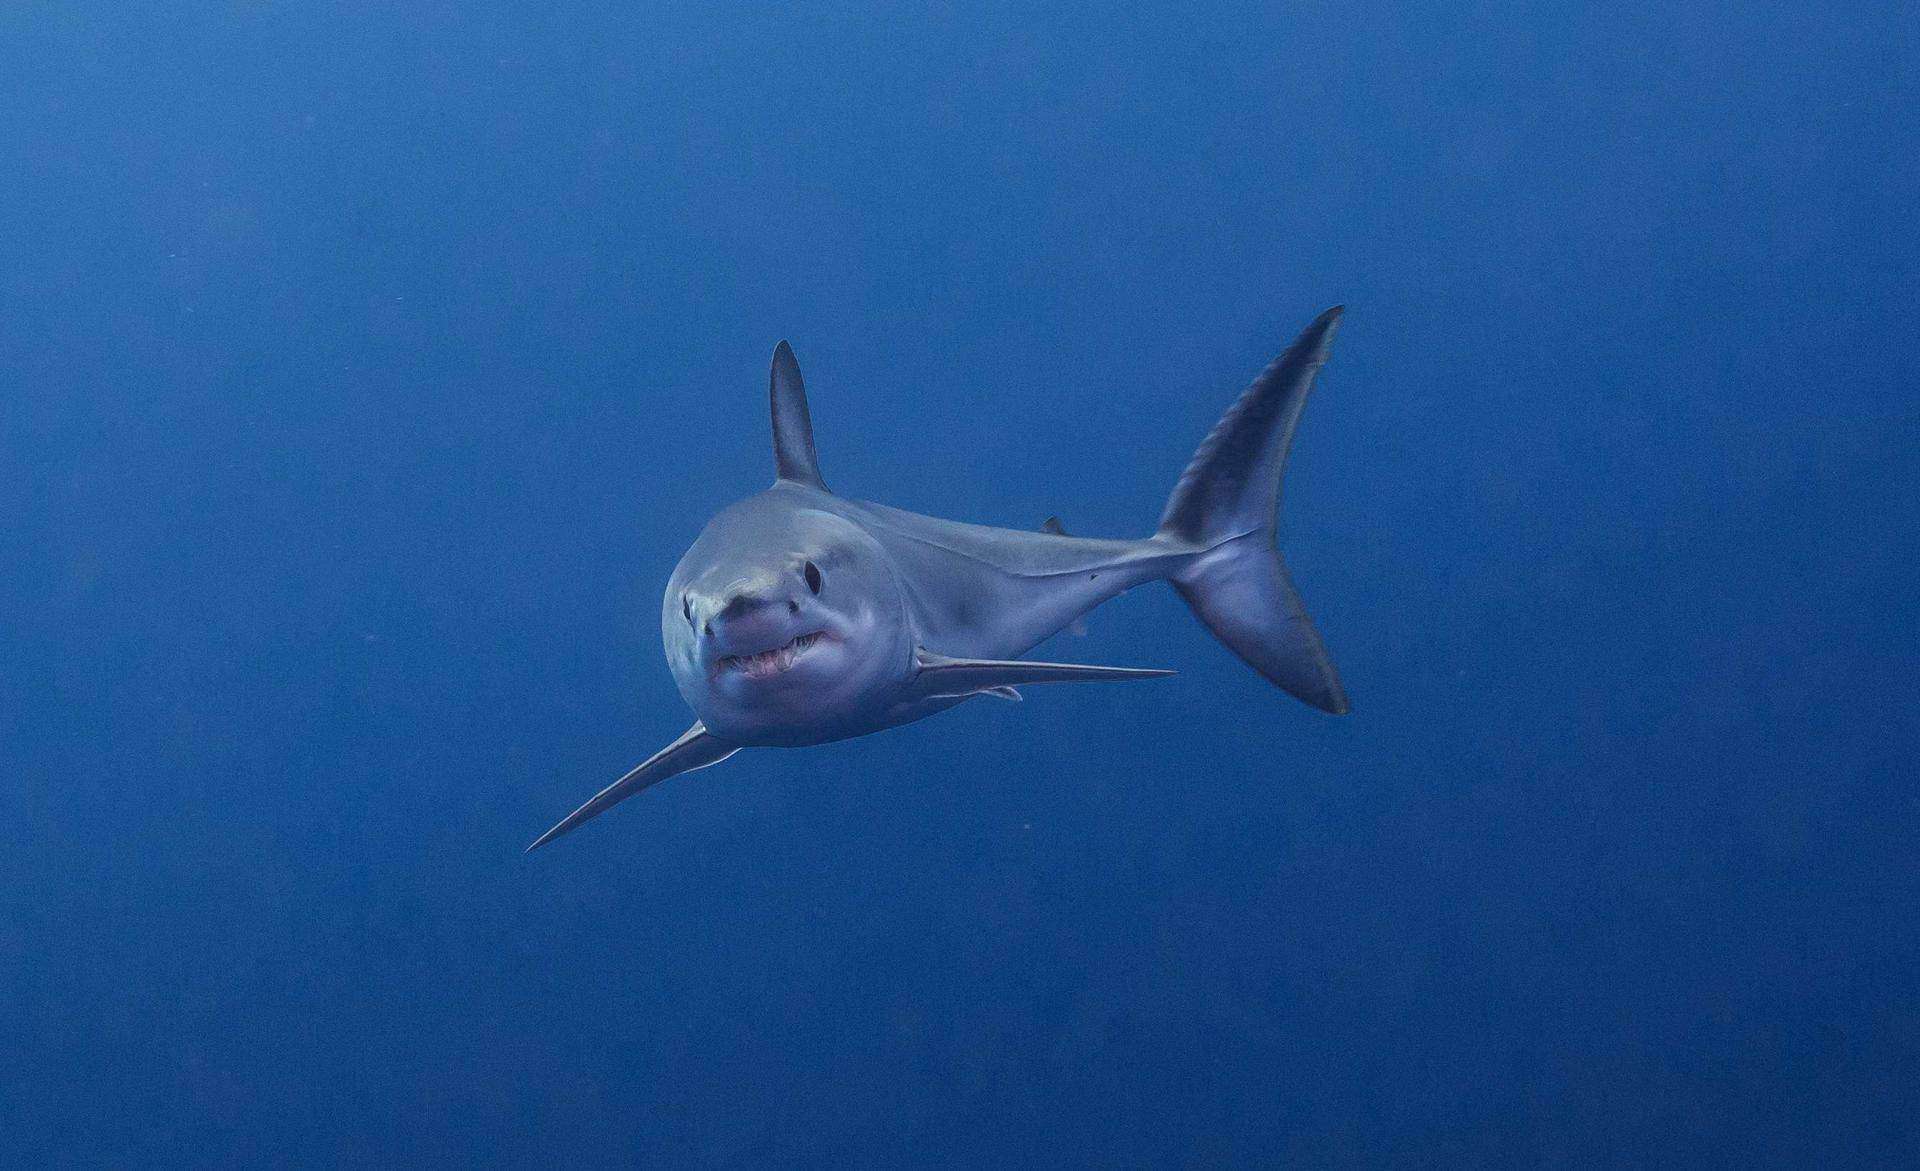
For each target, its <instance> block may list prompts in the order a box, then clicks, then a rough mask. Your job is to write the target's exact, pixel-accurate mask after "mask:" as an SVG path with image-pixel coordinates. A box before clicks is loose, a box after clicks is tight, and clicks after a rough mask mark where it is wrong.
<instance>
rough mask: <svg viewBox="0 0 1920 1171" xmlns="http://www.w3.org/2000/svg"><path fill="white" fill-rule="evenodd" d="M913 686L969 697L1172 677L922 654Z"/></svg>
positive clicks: (1136, 671) (925, 692)
mask: <svg viewBox="0 0 1920 1171" xmlns="http://www.w3.org/2000/svg"><path fill="white" fill-rule="evenodd" d="M916 663H917V665H918V666H919V669H920V670H919V674H918V675H916V676H915V677H914V683H915V685H916V687H917V688H918V690H919V691H920V693H921V694H923V695H927V696H936V695H970V694H972V693H974V692H979V691H996V690H997V689H999V688H1012V687H1018V686H1021V685H1023V684H1027V683H1112V682H1119V681H1122V680H1127V679H1158V678H1160V677H1161V676H1163V675H1171V674H1173V672H1172V671H1161V670H1155V669H1150V668H1142V667H1090V666H1086V665H1085V664H1081V663H1030V662H1027V661H1026V660H1024V659H950V658H948V657H947V656H945V655H940V654H935V653H934V652H932V651H929V650H922V651H920V652H918V654H917V656H916Z"/></svg>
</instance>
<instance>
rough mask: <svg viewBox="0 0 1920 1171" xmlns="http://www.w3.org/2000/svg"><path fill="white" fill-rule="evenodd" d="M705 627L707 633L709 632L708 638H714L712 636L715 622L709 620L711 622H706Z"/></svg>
mask: <svg viewBox="0 0 1920 1171" xmlns="http://www.w3.org/2000/svg"><path fill="white" fill-rule="evenodd" d="M704 629H705V630H706V633H707V637H708V638H712V637H713V623H712V622H711V621H709V622H708V623H707V624H706V626H705V628H704Z"/></svg>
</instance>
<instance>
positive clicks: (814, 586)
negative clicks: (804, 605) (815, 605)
mask: <svg viewBox="0 0 1920 1171" xmlns="http://www.w3.org/2000/svg"><path fill="white" fill-rule="evenodd" d="M801 572H803V573H805V574H806V575H807V588H808V589H810V590H812V591H813V592H814V593H816V594H817V593H819V592H820V567H819V566H818V565H815V564H814V563H813V562H811V561H809V562H807V567H806V569H804V570H802V571H801Z"/></svg>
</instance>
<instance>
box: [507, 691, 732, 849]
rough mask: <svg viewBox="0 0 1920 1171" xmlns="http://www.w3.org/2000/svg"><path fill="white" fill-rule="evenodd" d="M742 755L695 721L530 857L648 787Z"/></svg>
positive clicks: (539, 842)
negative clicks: (581, 824)
mask: <svg viewBox="0 0 1920 1171" xmlns="http://www.w3.org/2000/svg"><path fill="white" fill-rule="evenodd" d="M738 751H740V750H739V749H738V748H736V747H735V746H733V745H731V744H728V743H725V742H724V741H720V740H716V739H714V738H713V737H712V736H711V735H709V734H708V733H707V726H706V725H705V724H703V723H700V722H699V721H698V720H695V721H694V724H693V727H691V728H688V729H687V730H686V732H685V733H684V734H682V735H681V737H680V738H679V739H678V740H675V741H674V742H673V743H671V744H669V745H667V746H666V747H665V748H662V749H661V750H660V751H658V752H656V753H654V754H653V755H652V756H650V757H648V758H647V759H646V760H645V761H644V762H642V763H641V764H640V765H638V766H637V767H635V768H634V770H633V771H632V772H630V773H628V774H627V775H626V776H624V777H621V778H620V779H619V780H617V781H615V782H614V783H613V784H611V785H608V786H607V787H606V788H604V789H602V790H600V791H599V792H598V793H596V794H594V798H593V800H591V801H589V802H587V803H586V804H585V805H582V806H581V807H580V808H578V809H576V810H574V811H573V812H572V813H569V814H567V816H566V818H565V820H563V821H561V822H560V824H559V825H556V826H554V827H553V828H552V829H550V830H548V831H547V832H546V833H543V834H541V835H540V837H539V838H538V839H536V840H535V841H534V843H533V844H532V845H531V846H528V847H527V853H529V854H531V853H533V852H534V851H535V850H537V849H539V848H540V847H541V846H544V845H546V844H547V843H548V842H550V841H552V840H553V839H555V838H557V837H559V836H560V835H562V834H564V833H569V832H571V831H573V830H574V829H577V828H578V827H579V826H580V823H581V822H584V821H591V820H593V819H594V818H596V817H598V816H600V815H601V814H602V813H605V812H606V811H607V810H609V809H611V808H613V807H614V806H615V805H618V804H620V802H622V801H625V800H626V799H627V798H629V797H631V796H633V795H634V794H635V793H638V792H639V791H640V790H642V789H644V788H646V787H647V786H648V785H657V784H659V783H660V782H661V781H664V780H666V779H667V778H668V777H677V776H679V775H680V774H681V773H690V772H692V771H693V770H694V769H697V768H705V767H707V766H708V765H710V764H719V763H720V762H721V761H723V760H725V759H726V758H727V757H729V756H732V755H733V754H734V753H736V752H738Z"/></svg>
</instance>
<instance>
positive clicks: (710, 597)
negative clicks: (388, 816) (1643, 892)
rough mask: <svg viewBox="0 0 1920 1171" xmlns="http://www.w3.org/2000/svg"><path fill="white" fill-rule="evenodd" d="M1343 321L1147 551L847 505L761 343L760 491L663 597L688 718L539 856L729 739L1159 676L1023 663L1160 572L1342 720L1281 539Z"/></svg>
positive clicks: (1221, 430) (768, 738)
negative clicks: (1311, 399)
mask: <svg viewBox="0 0 1920 1171" xmlns="http://www.w3.org/2000/svg"><path fill="white" fill-rule="evenodd" d="M1340 313H1341V310H1340V308H1339V307H1335V308H1332V309H1329V310H1327V311H1326V312H1325V313H1322V314H1321V315H1320V316H1319V317H1318V318H1316V319H1315V320H1314V322H1313V324H1311V325H1309V326H1308V327H1307V328H1306V330H1305V331H1304V332H1303V333H1301V335H1300V337H1299V338H1298V339H1297V340H1296V341H1295V342H1294V343H1293V345H1292V346H1291V347H1289V348H1288V349H1287V351H1286V352H1285V353H1283V354H1281V355H1280V356H1279V357H1278V358H1276V359H1274V361H1273V364H1272V365H1270V366H1268V367H1267V368H1266V369H1265V370H1264V371H1262V372H1261V374H1260V376H1259V377H1258V378H1256V379H1254V382H1253V385H1252V386H1251V387H1249V388H1248V389H1247V391H1246V393H1244V394H1242V395H1241V396H1240V398H1239V400H1238V401H1237V402H1235V403H1234V404H1233V406H1232V408H1231V409H1229V410H1228V411H1227V413H1226V416H1225V417H1224V418H1222V419H1221V420H1220V422H1219V423H1218V424H1217V425H1216V426H1215V427H1214V429H1213V432H1212V433H1211V434H1209V435H1208V436H1207V438H1206V441H1205V442H1203V443H1202V444H1201V445H1200V450H1199V451H1198V452H1196V453H1195V454H1194V457H1193V460H1192V462H1191V463H1189V464H1188V465H1187V469H1186V471H1185V472H1184V473H1182V474H1181V476H1180V482H1179V483H1178V484H1177V485H1175V486H1174V489H1173V496H1172V498H1171V499H1170V500H1169V501H1168V502H1167V506H1166V511H1165V512H1164V513H1162V514H1161V517H1160V526H1159V528H1158V529H1157V530H1156V531H1155V532H1154V534H1153V535H1152V536H1150V537H1147V538H1145V539H1143V540H1131V541H1129V540H1095V539H1088V538H1084V537H1073V536H1068V535H1067V533H1066V531H1065V530H1064V529H1063V528H1062V527H1061V525H1060V523H1059V521H1058V520H1055V519H1053V518H1048V522H1047V523H1046V524H1045V525H1044V526H1042V528H1041V529H1039V530H1037V531H1032V532H1027V531H1020V530H1014V529H998V528H988V527H986V526H983V525H971V524H961V523H959V522H956V521H950V520H938V519H936V518H934V517H929V516H920V515H918V514H916V513H911V512H902V511H901V510H899V509H897V508H888V507H886V506H885V505H881V504H870V503H867V502H865V501H858V500H848V499H846V498H845V497H842V496H836V495H835V494H834V493H833V492H831V491H829V490H828V488H827V485H826V482H825V481H824V480H823V479H821V476H820V465H819V461H818V460H817V459H816V458H815V456H814V448H813V423H812V420H811V418H810V416H809V414H808V411H807V394H806V390H805V388H804V386H803V385H802V384H801V381H800V366H799V363H798V362H796V361H795V360H794V356H793V350H792V348H790V347H789V346H788V345H787V343H786V342H781V343H780V344H779V345H778V346H777V347H775V349H774V351H773V370H772V375H771V387H770V398H771V400H772V407H773V459H774V470H775V473H776V477H777V478H776V479H775V480H774V482H773V486H772V487H771V488H768V489H767V490H766V491H764V492H761V493H759V494H758V495H755V496H749V497H747V498H746V499H745V500H742V501H739V502H738V503H736V504H733V505H730V506H729V507H727V508H726V509H724V510H722V511H721V512H720V513H719V514H718V515H716V516H715V517H714V518H713V519H712V520H711V521H709V522H708V524H707V527H706V529H705V531H704V532H702V533H701V534H700V538H699V539H698V540H696V541H695V542H694V543H693V547H692V548H690V549H688V550H687V553H686V555H685V556H684V557H682V558H681V559H680V564H679V565H678V566H677V567H676V568H675V569H674V571H673V577H672V578H671V579H670V580H669V581H668V582H667V592H666V596H665V598H664V599H663V600H662V603H661V607H660V626H661V633H662V638H663V641H664V642H665V644H666V652H667V664H668V666H669V667H670V668H671V669H672V671H673V679H674V682H675V683H676V684H677V685H678V686H679V688H680V694H681V695H682V696H683V697H685V699H686V701H687V704H688V706H690V707H692V708H693V710H694V713H695V714H696V715H697V716H698V717H699V718H698V719H697V720H695V721H694V725H693V727H691V728H688V729H687V730H686V732H685V733H684V734H683V735H681V737H680V738H679V739H678V740H675V741H674V742H673V743H671V744H669V745H667V746H666V747H665V748H662V749H661V750H660V751H659V752H657V753H655V754H654V755H653V756H651V757H649V758H648V759H647V760H646V761H645V762H644V763H642V764H641V765H639V766H638V767H637V768H635V769H634V770H633V771H632V772H630V773H628V774H627V775H626V776H624V777H621V778H620V779H619V780H617V781H615V782H614V783H613V784H611V785H609V786H607V787H606V788H605V789H603V790H601V791H600V792H599V793H598V794H596V795H595V796H594V798H593V799H592V800H591V801H588V802H587V803H586V804H585V805H582V806H581V807H580V808H578V809H576V810H574V811H573V812H572V813H571V814H568V815H567V817H566V819H565V820H564V821H562V822H560V824H558V825H556V826H554V827H553V828H552V829H550V830H548V831H547V832H546V833H544V834H542V835H541V836H540V838H539V840H537V841H535V842H534V843H533V845H531V846H528V847H527V849H528V850H534V849H537V848H538V847H540V846H543V845H545V844H546V843H548V842H550V841H552V840H553V839H555V838H557V837H559V836H560V835H562V834H564V833H567V832H569V831H570V830H573V829H576V828H578V827H579V826H580V824H581V823H582V822H585V821H588V820H590V819H592V818H594V817H598V816H599V815H600V814H602V813H605V812H606V811H607V810H608V809H610V808H612V807H613V806H614V805H617V804H618V803H620V802H622V801H624V800H626V799H627V798H628V797H631V796H633V795H634V794H635V793H638V792H639V791H640V790H642V789H644V788H646V787H648V786H649V785H655V784H658V783H659V782H661V781H664V780H666V779H667V778H668V777H672V776H678V775H679V774H681V773H685V772H691V771H693V770H694V769H699V768H706V767H707V766H708V765H713V764H718V763H720V762H721V761H723V760H725V759H726V758H727V757H729V756H732V755H733V754H734V753H736V752H738V751H740V750H741V749H743V748H792V747H798V746H801V745H807V744H823V743H826V742H828V741H831V740H844V739H847V738H849V737H853V736H864V735H866V734H867V733H869V732H877V731H879V730H880V729H882V728H890V727H893V726H895V725H898V724H907V723H911V722H913V721H914V720H921V719H925V718H926V717H928V716H931V715H933V714H935V713H936V712H942V711H945V710H946V709H948V708H950V707H953V706H954V705H956V704H960V703H964V702H966V701H967V700H969V699H972V698H974V697H975V696H981V695H985V696H994V697H998V698H1002V699H1018V698H1020V694H1019V692H1018V691H1017V690H1016V688H1020V687H1024V686H1026V685H1027V684H1029V683H1100V682H1107V681H1120V680H1128V679H1148V678H1153V677H1155V676H1160V675H1170V674H1172V672H1171V671H1156V670H1142V669H1137V668H1130V667H1095V666H1085V665H1082V664H1079V663H1038V662H1030V661H1028V660H1025V659H1021V658H1020V657H1019V656H1020V655H1022V654H1024V653H1026V652H1027V651H1029V650H1031V649H1032V648H1033V647H1034V646H1036V645H1038V644H1039V643H1040V642H1041V641H1042V640H1044V639H1046V638H1047V637H1048V636H1049V635H1052V634H1054V633H1056V632H1058V631H1061V630H1064V629H1067V628H1069V627H1072V626H1074V625H1075V624H1076V623H1078V622H1079V621H1080V619H1081V616H1082V615H1084V614H1086V613H1087V612H1088V611H1089V610H1092V609H1093V608H1094V607H1096V606H1098V605H1100V604H1101V603H1102V602H1105V601H1107V600H1108V599H1110V598H1113V597H1115V596H1117V595H1119V594H1121V593H1124V592H1125V591H1127V590H1130V589H1132V588H1133V587H1134V586H1137V585H1140V584H1141V583H1142V582H1149V581H1158V580H1165V581H1168V582H1171V583H1172V584H1173V588H1174V589H1176V590H1178V591H1179V592H1180V596H1181V597H1183V598H1185V599H1186V601H1187V604H1188V605H1189V606H1191V607H1192V609H1193V612H1194V613H1195V614H1196V615H1198V616H1199V618H1200V621H1201V622H1203V623H1205V624H1206V626H1207V628H1208V629H1209V630H1211V631H1213V633H1214V635H1215V636H1216V637H1218V638H1219V639H1220V641H1221V642H1224V643H1225V644H1227V646H1228V647H1229V648H1230V649H1231V650H1233V652H1234V653H1235V654H1237V655H1239V656H1240V657H1241V658H1242V659H1243V660H1245V661H1246V663H1247V665H1248V666H1251V667H1252V668H1253V669H1254V670H1256V671H1258V672H1260V674H1262V675H1264V676H1266V677H1267V678H1268V679H1269V680H1271V681H1272V682H1273V683H1274V684H1275V685H1276V686H1278V687H1280V688H1281V689H1282V690H1283V691H1286V692H1287V693H1289V694H1291V695H1293V696H1295V697H1297V698H1299V699H1301V700H1303V701H1305V702H1306V703H1309V704H1311V705H1313V706H1314V707H1317V708H1319V709H1320V710H1322V711H1326V712H1332V713H1334V714H1336V715H1339V714H1344V713H1345V712H1346V711H1347V697H1346V693H1345V692H1344V691H1342V689H1341V687H1340V680H1339V678H1338V677H1337V676H1336V675H1335V674H1334V669H1333V663H1332V662H1331V661H1330V660H1329V659H1328V658H1327V652H1326V648H1325V647H1324V646H1322V645H1321V642H1320V635H1319V634H1318V633H1317V632H1315V630H1314V628H1313V624H1312V622H1310V621H1309V620H1308V618H1307V612H1306V610H1305V608H1304V607H1303V606H1302V605H1301V603H1300V597H1299V595H1298V594H1296V593H1295V592H1294V589H1293V584H1292V582H1291V581H1289V580H1288V578H1287V571H1286V567H1285V565H1284V564H1283V563H1282V562H1281V560H1280V553H1279V551H1278V550H1277V549H1276V548H1275V546H1274V527H1275V522H1276V520H1277V514H1278V509H1279V501H1280V479H1281V474H1282V473H1283V472H1284V471H1285V469H1286V463H1287V450H1288V448H1289V447H1290V446H1291V444H1292V441H1293V432H1294V427H1295V424H1297V423H1298V421H1299V419H1300V408H1301V407H1302V406H1303V405H1304V404H1305V403H1306V400H1307V392H1308V391H1309V390H1311V389H1312V387H1313V380H1314V376H1315V375H1316V374H1317V373H1318V372H1319V370H1320V367H1321V366H1322V365H1323V364H1324V363H1325V362H1326V360H1327V351H1328V346H1329V344H1330V343H1331V342H1332V339H1333V333H1334V328H1335V326H1337V325H1338V324H1339V321H1340Z"/></svg>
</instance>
